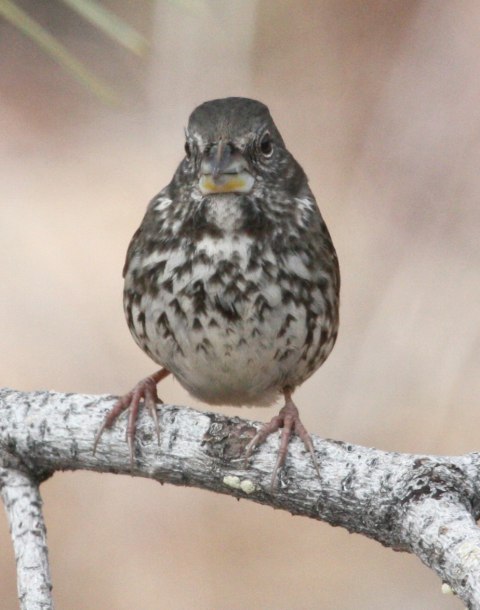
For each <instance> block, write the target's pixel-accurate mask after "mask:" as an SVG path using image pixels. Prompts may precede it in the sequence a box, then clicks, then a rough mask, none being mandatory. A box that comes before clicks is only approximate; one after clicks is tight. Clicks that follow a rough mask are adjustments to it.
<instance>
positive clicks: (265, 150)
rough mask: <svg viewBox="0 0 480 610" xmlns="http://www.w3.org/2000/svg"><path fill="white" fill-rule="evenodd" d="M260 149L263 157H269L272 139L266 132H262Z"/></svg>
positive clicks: (271, 150) (271, 149) (271, 151)
mask: <svg viewBox="0 0 480 610" xmlns="http://www.w3.org/2000/svg"><path fill="white" fill-rule="evenodd" d="M260 150H261V152H262V155H263V156H264V157H271V156H272V153H273V141H272V137H271V135H270V134H269V133H268V131H267V132H265V133H264V134H263V137H262V139H261V140H260Z"/></svg>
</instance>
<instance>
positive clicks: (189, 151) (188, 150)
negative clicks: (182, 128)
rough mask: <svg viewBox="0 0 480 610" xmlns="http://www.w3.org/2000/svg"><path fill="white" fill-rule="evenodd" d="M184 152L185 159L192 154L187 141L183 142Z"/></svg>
mask: <svg viewBox="0 0 480 610" xmlns="http://www.w3.org/2000/svg"><path fill="white" fill-rule="evenodd" d="M185 154H186V155H187V159H190V157H191V156H192V149H191V147H190V144H189V143H188V142H185Z"/></svg>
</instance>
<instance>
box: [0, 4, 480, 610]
mask: <svg viewBox="0 0 480 610" xmlns="http://www.w3.org/2000/svg"><path fill="white" fill-rule="evenodd" d="M68 4H69V3H67V2H61V1H60V0H44V1H42V2H36V1H35V0H22V1H20V0H18V1H17V2H15V6H16V7H17V8H21V9H22V10H24V11H26V13H27V14H28V15H29V16H30V17H31V18H34V19H35V20H36V21H37V22H38V23H39V24H41V25H42V27H43V28H45V29H46V30H47V31H48V32H49V33H50V34H51V35H52V36H53V37H54V39H55V40H56V41H57V42H59V43H60V44H62V45H63V47H65V48H66V49H68V51H69V52H70V53H71V54H72V55H73V56H74V57H75V58H76V60H78V61H80V62H81V63H82V65H83V66H84V67H85V68H86V69H87V70H88V71H89V73H90V76H91V75H92V74H93V75H95V76H94V78H95V79H97V80H96V81H92V80H91V79H90V80H89V78H90V77H85V74H83V73H82V72H81V70H80V72H79V71H78V66H76V68H75V66H74V67H73V68H72V66H70V69H66V68H65V62H64V65H60V64H59V63H58V62H56V61H55V60H54V59H53V58H52V56H49V55H48V53H46V52H45V51H44V50H41V49H40V48H39V46H38V44H36V43H35V42H34V41H33V40H32V39H30V38H28V37H27V36H25V35H24V33H23V32H22V31H21V30H20V29H19V24H18V20H17V24H16V25H14V20H12V19H13V18H12V13H11V12H10V13H8V11H7V8H8V7H10V8H11V5H12V3H10V2H6V1H5V0H1V1H0V92H1V98H0V174H1V179H0V253H1V263H0V286H1V288H2V290H1V297H0V337H1V345H2V357H1V361H0V380H1V384H2V385H6V386H10V387H14V388H17V389H22V390H35V389H55V390H59V391H69V392H83V393H114V394H120V393H124V392H126V391H127V390H129V389H130V388H131V387H132V385H133V384H134V383H135V382H137V381H138V380H139V379H140V378H141V377H144V376H145V375H147V374H149V373H151V372H153V371H154V370H155V366H154V364H153V363H152V362H150V361H149V359H148V358H147V357H146V356H145V355H144V354H143V353H142V352H141V351H140V350H139V349H138V348H137V347H136V345H135V344H134V342H133V340H132V339H131V337H130V334H129V331H128V329H127V326H126V323H125V321H124V317H123V311H122V303H121V301H122V298H121V293H122V278H121V269H122V265H123V261H124V256H125V251H126V248H127V245H128V242H129V240H130V238H131V236H132V234H133V232H134V230H135V229H136V228H137V226H138V224H139V223H140V221H141V218H142V216H143V214H144V210H145V207H146V205H147V203H148V201H149V200H150V199H151V198H152V197H153V195H155V194H156V193H157V192H158V191H159V190H160V189H161V188H163V186H165V185H166V184H167V182H168V181H169V180H170V178H171V176H172V174H173V172H174V170H175V168H176V166H177V163H178V162H179V160H180V158H181V156H182V154H183V128H184V126H185V125H186V123H187V119H188V115H189V113H190V112H191V110H192V109H193V108H194V107H195V106H196V105H197V104H199V103H201V102H203V101H205V100H207V99H211V98H215V97H223V96H228V95H242V96H248V97H253V98H257V99H260V100H262V101H263V102H265V103H266V104H268V106H269V107H270V109H271V112H272V115H273V117H274V119H275V121H276V123H277V125H278V127H279V128H280V130H281V132H282V134H283V136H284V139H285V141H286V142H287V145H288V147H289V148H290V150H291V151H292V153H293V154H294V155H295V157H296V158H297V159H298V160H299V161H300V162H301V164H302V165H303V167H304V168H305V170H306V172H307V174H308V176H309V177H310V182H311V186H312V189H313V191H314V193H315V194H316V197H317V201H318V204H319V206H320V208H321V210H322V213H323V215H324V217H325V219H326V221H327V223H328V226H329V228H330V232H331V234H332V236H333V239H334V242H335V245H336V248H337V251H338V255H339V259H340V263H341V270H342V281H343V288H342V311H341V313H342V324H341V331H340V335H339V339H338V343H337V345H336V347H335V349H334V351H333V353H332V355H331V356H330V358H329V359H328V361H327V362H326V364H325V365H324V366H323V367H322V369H320V370H319V371H318V372H317V373H316V374H315V375H314V377H313V378H311V379H310V380H309V381H307V382H306V383H305V384H304V385H303V386H302V388H301V389H299V390H298V392H297V395H296V397H297V403H298V405H299V406H300V409H301V413H302V418H303V421H304V422H305V424H306V425H307V427H308V428H309V430H310V431H311V432H312V433H315V434H318V435H320V436H323V437H329V438H335V439H341V440H345V441H349V442H352V443H359V444H362V445H370V446H375V447H379V448H382V449H386V450H396V451H405V452H421V453H441V454H459V453H464V452H468V451H472V450H479V449H480V426H479V424H480V417H479V411H478V403H479V400H480V398H479V396H480V375H479V374H478V371H479V369H480V239H479V235H480V208H479V202H478V199H479V193H480V171H479V166H480V103H479V99H480V58H479V54H478V48H479V37H480V5H479V4H478V3H477V2H473V1H469V0H459V1H457V2H454V3H449V2H448V3H447V2H438V1H436V0H365V1H364V2H358V1H357V0H296V1H295V2H293V1H292V0H276V1H275V2H273V1H272V2H267V1H265V0H263V1H262V0H230V1H228V2H223V1H221V0H204V1H202V0H196V1H195V2H194V1H187V0H184V1H183V2H180V1H176V2H175V1H167V0H164V1H162V0H158V1H157V2H152V1H149V0H139V1H138V2H128V1H127V0H116V1H113V0H111V1H108V2H107V1H106V0H105V1H103V2H101V3H99V4H101V6H102V7H104V8H107V9H110V10H112V11H113V12H114V13H115V14H116V15H117V17H119V18H120V19H122V20H123V21H124V22H125V23H128V24H129V25H130V26H131V27H133V28H135V30H136V31H137V32H138V33H140V34H141V35H142V36H143V37H144V38H145V39H146V40H147V41H148V42H149V45H150V46H149V48H144V49H143V52H142V53H141V54H140V55H136V54H135V53H133V52H132V51H131V50H129V49H126V48H123V47H122V46H120V45H119V44H117V43H116V42H115V41H113V40H112V39H111V38H109V37H108V36H107V35H106V34H105V33H104V32H102V31H99V29H98V27H95V26H94V25H92V24H91V23H89V22H88V21H87V20H85V18H83V17H82V16H81V15H79V14H78V13H77V12H75V11H73V10H72V8H71V7H70V6H68ZM142 44H143V43H141V42H140V43H139V44H138V45H137V49H136V50H137V51H139V50H140V51H142ZM63 47H62V48H63ZM67 63H68V62H67ZM72 69H73V72H72ZM75 70H76V72H75ZM74 73H75V74H74ZM75 75H76V78H75ZM82 75H83V76H82ZM79 78H80V79H81V80H83V81H84V83H83V84H82V83H80V82H79ZM99 83H100V84H99ZM101 83H103V84H101ZM115 97H116V98H117V101H116V102H114V103H112V100H113V98H115ZM160 395H161V396H162V398H163V399H164V400H165V401H167V402H176V403H179V404H186V405H191V406H196V404H197V403H196V402H195V401H194V400H193V399H191V398H190V397H189V396H188V395H187V394H186V393H185V392H184V391H183V390H182V389H181V388H180V387H179V385H178V384H177V383H176V382H175V381H172V380H170V379H168V380H166V381H165V382H163V383H162V385H161V389H160ZM204 408H205V407H204ZM219 410H222V409H219ZM224 412H226V413H229V414H232V415H233V414H235V415H240V416H244V417H248V418H252V419H257V420H262V421H266V420H267V419H269V418H270V417H272V416H273V414H274V412H275V411H274V409H251V410H241V409H232V408H229V409H224ZM122 424H123V422H122ZM42 490H43V497H44V506H45V513H46V519H47V527H48V536H49V545H50V558H51V564H52V573H53V582H54V597H55V600H56V604H57V607H58V608H75V610H87V609H88V610H92V609H97V608H98V609H100V608H101V609H104V608H111V609H115V610H131V609H132V608H135V609H136V610H150V609H152V608H168V609H171V610H180V609H189V608H195V609H196V610H212V609H213V610H223V609H225V610H240V609H245V608H252V609H260V610H273V609H275V610H309V609H312V608H326V609H330V608H332V609H333V608H335V609H336V610H347V609H355V610H364V609H365V610H367V609H368V610H384V609H386V608H388V609H389V610H404V609H405V608H408V609H409V610H430V609H432V610H433V609H435V610H444V609H452V610H455V609H460V608H461V607H462V604H461V603H460V602H459V601H458V600H456V599H455V598H454V597H447V596H443V595H442V594H441V591H440V585H441V583H440V581H439V580H438V578H437V577H436V576H435V575H434V574H433V573H431V572H430V571H429V570H428V569H427V568H425V567H424V566H423V565H422V564H421V563H420V562H419V560H417V559H416V558H415V557H410V556H408V555H406V554H402V553H394V552H393V551H391V550H390V549H384V548H382V547H381V546H380V545H379V544H377V543H375V542H373V541H370V540H366V539H364V538H362V537H360V536H357V535H349V534H347V533H346V532H345V531H343V530H341V529H340V528H335V529H334V528H331V527H330V526H327V525H325V524H322V523H317V522H314V521H309V520H307V519H305V518H298V517H296V518H294V517H292V516H290V515H289V514H284V513H282V512H280V511H273V510H271V509H269V508H267V507H264V506H257V505H255V504H253V503H251V502H237V501H235V500H233V499H232V498H228V497H223V496H216V495H213V494H210V493H206V492H202V491H199V490H195V489H184V488H174V487H169V486H163V487H161V486H160V485H157V484H154V483H152V482H151V481H148V480H142V479H133V478H129V477H119V476H112V475H102V476H99V475H98V474H90V473H80V472H79V473H57V474H56V475H55V476H54V477H53V478H52V479H51V480H49V481H47V482H46V483H45V484H44V485H43V486H42ZM0 544H1V548H2V549H3V552H2V554H1V556H0V574H1V579H0V598H1V599H2V604H1V605H2V608H6V609H10V608H12V609H13V608H15V607H17V602H16V585H15V563H14V558H13V553H12V551H11V546H10V541H9V534H8V527H7V523H6V519H5V517H4V516H3V515H1V518H0Z"/></svg>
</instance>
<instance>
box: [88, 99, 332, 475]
mask: <svg viewBox="0 0 480 610" xmlns="http://www.w3.org/2000/svg"><path fill="white" fill-rule="evenodd" d="M124 277H125V289H124V309H125V314H126V318H127V322H128V326H129V328H130V331H131V333H132V335H133V338H134V339H135V341H136V343H137V344H138V345H139V346H140V347H141V348H142V349H143V350H144V351H145V352H146V353H147V354H148V355H149V356H150V358H151V359H152V360H154V361H155V362H156V363H158V364H160V365H161V366H162V367H163V369H162V370H161V371H159V372H158V373H156V374H154V375H152V376H150V377H148V378H147V379H146V380H143V381H142V382H140V383H139V384H138V385H137V386H136V387H135V388H134V390H132V392H130V393H128V394H127V395H126V396H124V397H123V398H122V399H120V400H119V402H118V403H117V405H116V406H115V407H114V408H113V410H112V411H111V412H110V414H109V415H108V416H107V419H106V420H105V423H104V426H103V427H102V429H101V430H100V431H99V434H98V435H97V439H96V442H98V438H99V436H100V434H101V432H102V431H103V429H104V428H105V427H109V426H111V425H112V424H113V422H114V421H115V419H116V417H117V416H118V415H119V413H121V412H122V411H123V410H125V409H127V408H128V409H130V418H129V442H130V446H131V451H132V443H133V438H134V434H135V419H136V416H137V412H138V408H139V403H140V400H141V399H145V403H146V406H147V407H148V408H149V409H150V412H151V413H152V415H153V416H154V417H155V418H156V409H155V404H156V402H157V400H158V398H157V395H156V384H157V383H158V381H159V380H160V379H162V378H163V377H165V376H166V375H167V374H168V372H171V373H172V374H173V375H174V376H175V378H176V379H177V380H178V381H179V382H180V383H181V385H182V386H184V387H185V388H186V389H187V390H188V391H189V392H190V393H191V394H192V395H193V396H195V397H197V398H199V399H200V400H202V401H205V402H207V403H209V404H223V405H269V404H271V403H272V402H274V401H275V400H276V399H277V398H278V397H279V396H280V395H281V394H283V395H284V396H285V406H284V407H283V409H282V410H281V411H280V413H279V414H278V415H277V416H276V417H274V418H273V419H272V421H271V422H270V423H269V424H266V425H265V426H264V427H263V428H262V429H260V431H259V433H258V434H257V435H256V437H254V439H253V440H252V442H251V443H250V445H249V447H248V448H247V455H250V454H251V453H252V451H253V449H254V448H255V447H256V446H257V445H258V444H260V443H261V442H263V440H264V439H265V438H266V437H267V436H268V435H269V434H270V433H271V432H273V431H275V430H277V429H279V428H283V431H282V434H283V435H286V438H285V442H284V443H283V445H284V447H285V448H284V449H283V450H282V451H280V452H279V456H278V460H277V464H276V466H275V469H274V474H273V480H275V477H276V474H277V470H278V468H280V467H281V466H282V464H283V462H284V460H285V455H286V450H287V445H288V439H289V437H290V435H291V433H292V432H296V433H297V434H298V435H299V436H300V437H301V438H302V439H303V441H304V443H305V444H306V446H307V448H308V450H309V451H310V453H311V454H312V457H313V459H314V463H315V466H316V461H315V458H314V452H313V446H312V443H311V440H310V436H309V435H308V433H307V431H306V430H305V428H304V427H303V425H302V423H301V421H300V418H299V415H298V410H297V408H296V406H295V405H294V403H293V401H292V397H291V395H292V392H293V390H294V389H295V388H296V387H297V386H299V385H300V384H301V383H302V382H304V381H305V380H306V379H307V378H308V377H310V375H311V374H312V373H313V372H314V371H315V370H316V369H318V367H319V366H320V365H321V364H322V363H323V362H324V361H325V359H326V358H327V356H328V355H329V353H330V352H331V350H332V348H333V345H334V343H335V339H336V336H337V331H338V320H339V318H338V310H339V288H340V276H339V268H338V261H337V256H336V253H335V249H334V246H333V244H332V240H331V238H330V235H329V232H328V230H327V227H326V225H325V222H324V221H323V219H322V216H321V214H320V212H319V210H318V207H317V205H316V202H315V198H314V196H313V194H312V192H311V191H310V188H309V186H308V180H307V177H306V175H305V173H304V171H303V170H302V168H301V167H300V165H299V164H298V163H297V162H296V160H295V159H294V158H293V156H292V155H291V154H290V153H289V152H288V150H287V149H286V147H285V144H284V142H283V139H282V137H281V135H280V133H279V131H278V129H277V128H276V126H275V124H274V122H273V120H272V118H271V116H270V113H269V111H268V108H267V107H266V106H265V105H264V104H262V103H260V102H258V101H254V100H250V99H247V98H225V99H218V100H213V101H209V102H205V103H204V104H202V105H201V106H199V107H198V108H196V109H195V110H194V111H193V113H192V114H191V116H190V120H189V123H188V128H187V130H186V142H185V157H184V158H183V160H182V161H181V163H180V165H179V167H178V168H177V170H176V172H175V174H174V176H173V179H172V181H171V182H170V184H169V185H168V186H167V187H166V188H164V189H163V190H162V191H161V192H160V194H159V195H157V196H156V197H155V198H154V199H153V200H152V201H151V203H150V205H149V206H148V209H147V212H146V214H145V217H144V219H143V221H142V223H141V225H140V227H139V229H138V230H137V232H136V233H135V235H134V236H133V238H132V241H131V243H130V246H129V248H128V253H127V258H126V262H125V267H124ZM316 467H317V466H316Z"/></svg>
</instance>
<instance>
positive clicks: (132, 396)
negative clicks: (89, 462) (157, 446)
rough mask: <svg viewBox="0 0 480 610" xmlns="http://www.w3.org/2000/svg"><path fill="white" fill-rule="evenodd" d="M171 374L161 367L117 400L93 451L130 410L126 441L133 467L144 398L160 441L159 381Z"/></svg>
mask: <svg viewBox="0 0 480 610" xmlns="http://www.w3.org/2000/svg"><path fill="white" fill-rule="evenodd" d="M169 374H170V371H168V370H167V369H160V370H159V371H157V372H156V373H153V375H149V376H148V377H145V379H142V380H141V381H139V382H138V383H137V385H136V386H135V387H134V388H133V390H131V391H130V392H128V393H127V394H125V395H124V396H122V397H121V398H119V399H118V400H117V402H116V403H115V404H114V405H113V407H112V408H111V409H110V411H109V412H108V413H107V415H106V417H105V419H104V421H103V424H102V425H101V427H100V429H99V430H98V432H97V434H96V435H95V440H94V441H93V453H94V454H95V452H96V450H97V445H98V443H99V441H100V437H101V436H102V434H103V432H104V431H105V430H106V428H111V427H112V426H113V424H114V423H115V421H116V420H117V418H118V416H119V415H120V414H121V413H123V412H124V411H127V410H128V423H127V430H126V441H127V443H128V448H129V452H130V464H131V466H132V468H133V461H134V460H133V457H134V451H133V443H134V441H135V431H136V427H137V417H138V411H139V409H140V401H141V400H142V398H143V401H144V404H145V406H146V407H147V409H148V411H149V413H150V416H151V418H152V419H153V422H154V424H155V432H156V434H157V440H158V442H159V443H160V426H159V423H158V415H157V408H156V407H157V403H161V402H162V401H161V400H160V399H159V397H158V394H157V383H159V382H160V381H162V379H165V377H166V376H167V375H169Z"/></svg>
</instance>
